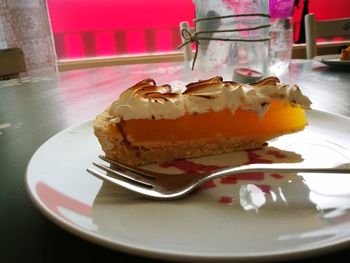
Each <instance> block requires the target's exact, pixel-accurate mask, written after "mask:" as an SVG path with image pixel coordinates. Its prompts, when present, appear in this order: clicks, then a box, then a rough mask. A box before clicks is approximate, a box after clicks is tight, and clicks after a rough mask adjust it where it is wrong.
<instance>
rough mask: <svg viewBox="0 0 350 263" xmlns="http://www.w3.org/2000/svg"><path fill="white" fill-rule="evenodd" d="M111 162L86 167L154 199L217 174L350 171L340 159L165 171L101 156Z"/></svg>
mask: <svg viewBox="0 0 350 263" xmlns="http://www.w3.org/2000/svg"><path fill="white" fill-rule="evenodd" d="M99 157H100V158H101V159H102V160H104V161H106V162H107V163H109V164H110V165H111V167H108V166H106V165H104V164H100V163H96V162H93V164H94V165H95V166H96V167H98V168H100V169H101V170H103V171H105V172H107V173H101V172H99V171H97V170H94V169H91V168H88V169H87V171H88V172H89V173H90V174H92V175H94V176H96V177H98V178H100V179H101V180H103V181H106V182H109V183H112V184H115V185H119V186H121V187H123V188H126V189H129V190H131V191H133V192H136V193H139V194H142V195H144V196H145V197H148V198H152V199H163V200H164V199H176V198H180V197H182V196H185V195H187V194H189V193H190V192H192V191H193V190H195V189H196V188H197V187H199V186H200V185H202V184H203V183H205V182H207V181H210V180H213V179H215V178H218V177H222V176H228V175H232V174H238V173H247V172H280V173H349V174H350V163H338V164H333V165H329V166H328V167H316V166H315V167H310V166H308V167H306V166H305V165H303V164H301V163H293V164H291V163H288V164H286V163H273V164H243V165H240V166H236V167H227V168H222V169H218V170H215V171H213V172H209V173H185V174H162V173H156V172H152V171H147V170H145V169H141V168H136V167H131V166H128V165H125V164H122V163H118V162H115V161H113V160H111V159H108V158H107V157H105V156H102V155H100V156H99Z"/></svg>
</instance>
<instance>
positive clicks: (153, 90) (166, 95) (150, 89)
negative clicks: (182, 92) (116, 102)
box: [126, 78, 179, 100]
mask: <svg viewBox="0 0 350 263" xmlns="http://www.w3.org/2000/svg"><path fill="white" fill-rule="evenodd" d="M130 90H131V91H133V93H132V95H134V96H139V97H142V98H145V99H151V100H156V99H163V100H168V99H171V98H175V97H176V96H178V95H179V93H174V92H172V88H171V86H170V85H169V84H164V85H161V86H157V84H156V82H155V80H154V79H151V78H147V79H144V80H142V81H140V82H138V83H137V84H135V85H134V86H132V87H130V88H129V89H128V90H126V93H128V91H130Z"/></svg>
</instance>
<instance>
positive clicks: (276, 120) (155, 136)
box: [123, 101, 307, 143]
mask: <svg viewBox="0 0 350 263" xmlns="http://www.w3.org/2000/svg"><path fill="white" fill-rule="evenodd" d="M306 124H307V120H306V116H305V111H304V110H303V109H302V108H300V107H297V106H294V107H293V106H291V105H290V104H288V103H285V102H280V101H273V102H272V103H271V104H270V106H269V109H268V110H267V112H266V113H265V114H264V116H263V117H259V116H258V115H257V114H256V113H255V112H253V111H244V110H242V109H237V110H236V111H235V112H234V113H232V112H231V111H229V110H228V109H225V110H222V111H219V112H207V113H202V114H197V115H185V116H183V117H180V118H177V119H174V120H170V119H160V120H128V121H125V122H124V123H123V129H124V133H125V134H127V136H128V140H129V141H133V142H135V143H137V142H145V141H178V140H193V139H211V138H217V137H236V136H274V135H281V134H285V133H289V132H294V131H297V130H301V129H303V128H304V126H305V125H306Z"/></svg>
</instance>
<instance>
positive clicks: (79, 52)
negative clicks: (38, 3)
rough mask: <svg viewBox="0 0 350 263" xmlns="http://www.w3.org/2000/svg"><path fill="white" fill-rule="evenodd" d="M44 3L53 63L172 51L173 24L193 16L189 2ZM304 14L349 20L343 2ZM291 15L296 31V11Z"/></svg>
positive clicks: (325, 1)
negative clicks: (52, 41)
mask: <svg viewBox="0 0 350 263" xmlns="http://www.w3.org/2000/svg"><path fill="white" fill-rule="evenodd" d="M47 2H48V8H49V13H50V19H51V24H52V29H53V33H54V39H55V46H56V52H57V56H58V59H65V58H83V57H96V56H115V55H124V54H142V53H154V52H169V51H174V50H177V49H176V47H177V45H179V44H180V42H181V38H180V33H179V23H180V22H181V21H189V22H190V24H192V20H193V19H194V16H195V7H194V4H193V2H192V0H149V1H145V0H48V1H47ZM300 2H301V5H300V7H301V9H302V7H303V5H302V3H303V1H302V0H301V1H300ZM335 5H336V6H335ZM309 11H310V12H314V13H315V14H316V17H317V18H318V19H326V18H337V17H345V16H350V8H349V6H348V0H333V1H329V0H317V1H316V0H314V1H310V8H309ZM294 16H295V23H296V26H297V27H298V26H299V25H300V20H301V18H300V17H301V11H300V10H296V11H295V15H294ZM295 33H296V37H295V38H297V34H299V31H298V30H296V32H295Z"/></svg>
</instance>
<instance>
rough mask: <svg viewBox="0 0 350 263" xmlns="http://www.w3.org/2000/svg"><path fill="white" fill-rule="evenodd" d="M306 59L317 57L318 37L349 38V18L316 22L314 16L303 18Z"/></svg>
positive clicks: (309, 15)
mask: <svg viewBox="0 0 350 263" xmlns="http://www.w3.org/2000/svg"><path fill="white" fill-rule="evenodd" d="M305 36H306V58H308V59H312V58H313V57H315V56H316V55H317V43H316V39H317V38H318V37H337V36H350V18H342V19H332V20H316V18H315V15H314V14H308V15H306V16H305Z"/></svg>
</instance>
